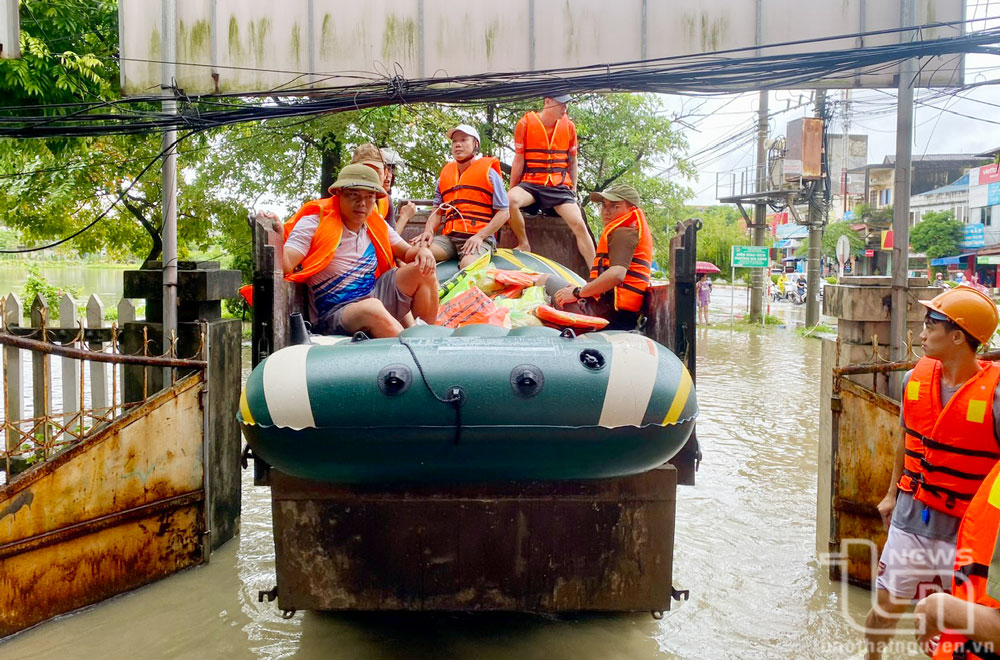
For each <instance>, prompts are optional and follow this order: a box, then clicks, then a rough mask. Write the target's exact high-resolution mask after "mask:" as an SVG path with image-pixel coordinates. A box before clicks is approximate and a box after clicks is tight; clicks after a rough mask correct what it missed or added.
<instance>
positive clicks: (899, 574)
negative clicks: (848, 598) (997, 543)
mask: <svg viewBox="0 0 1000 660" xmlns="http://www.w3.org/2000/svg"><path fill="white" fill-rule="evenodd" d="M919 302H920V303H921V304H922V305H924V306H926V307H927V313H926V316H925V317H924V329H923V331H922V332H921V333H920V343H921V346H922V347H923V349H924V357H922V358H920V360H919V361H918V362H917V364H916V366H915V367H914V368H913V370H912V371H909V372H907V373H906V375H905V376H904V377H903V387H902V397H901V398H902V401H901V406H900V407H901V418H902V426H903V430H904V433H903V434H902V435H901V438H900V441H899V444H898V445H897V446H896V457H895V459H896V460H895V464H894V466H893V474H892V481H891V482H890V483H891V486H890V487H889V491H888V492H887V493H886V495H885V497H884V498H883V499H882V501H881V502H879V504H878V512H879V514H880V515H881V517H882V523H883V524H884V525H886V526H887V527H888V528H889V535H888V537H887V538H886V542H885V546H884V547H883V549H882V554H881V556H880V557H879V563H878V577H877V578H876V581H875V587H876V589H875V604H874V606H873V607H872V609H871V611H870V612H869V613H868V616H867V618H866V620H865V646H866V648H865V657H866V658H867V660H878V659H880V658H881V657H882V653H883V651H884V649H885V647H886V645H887V644H888V643H889V641H890V640H891V639H892V637H893V635H894V634H895V629H896V624H897V622H898V621H899V617H900V615H902V614H903V612H904V611H905V610H906V609H907V608H908V607H909V606H910V604H911V603H912V602H913V601H914V600H917V599H921V598H924V597H925V596H927V595H928V594H929V593H932V592H934V591H940V590H941V587H942V585H948V584H950V583H951V578H952V567H953V565H954V562H955V540H956V537H957V534H958V527H959V522H960V521H961V519H962V515H963V514H964V513H965V511H966V509H967V508H968V506H969V502H970V500H972V498H973V495H975V494H976V491H977V489H978V488H979V486H980V484H981V483H982V482H983V479H984V478H985V477H986V475H987V474H989V473H990V471H991V470H992V469H993V467H994V465H995V464H996V463H997V459H998V458H1000V445H998V441H997V438H998V431H997V429H998V426H1000V424H998V421H1000V404H998V403H997V383H998V382H1000V365H998V364H996V363H994V362H989V361H986V360H982V361H981V360H979V359H977V356H976V351H977V350H978V348H979V346H980V345H981V344H986V343H988V342H989V341H990V338H991V337H992V336H993V333H994V331H995V330H996V327H997V317H998V313H997V307H996V305H995V304H994V303H993V301H992V300H990V298H989V297H988V296H986V295H984V294H982V293H980V292H979V291H977V290H976V289H973V288H971V287H959V288H957V289H949V290H947V291H944V292H943V293H941V294H939V295H937V296H936V297H934V298H933V299H932V300H929V301H923V300H921V301H919ZM935 657H937V656H935ZM971 657H972V656H970V658H971Z"/></svg>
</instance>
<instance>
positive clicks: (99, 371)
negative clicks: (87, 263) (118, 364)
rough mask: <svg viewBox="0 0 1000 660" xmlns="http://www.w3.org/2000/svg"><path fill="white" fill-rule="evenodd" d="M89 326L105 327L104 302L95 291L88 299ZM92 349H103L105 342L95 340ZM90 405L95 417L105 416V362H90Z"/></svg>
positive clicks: (106, 394)
mask: <svg viewBox="0 0 1000 660" xmlns="http://www.w3.org/2000/svg"><path fill="white" fill-rule="evenodd" d="M87 327H88V328H103V327H104V303H102V302H101V299H100V298H98V297H97V294H93V293H92V294H90V299H89V300H88V301H87ZM90 350H92V351H103V350H104V343H103V342H99V341H98V342H93V343H91V344H90ZM90 407H91V409H92V410H93V416H94V417H95V418H96V417H97V416H98V415H102V416H103V415H104V414H105V412H106V411H105V408H107V407H108V381H107V369H106V365H105V364H104V363H103V362H91V363H90Z"/></svg>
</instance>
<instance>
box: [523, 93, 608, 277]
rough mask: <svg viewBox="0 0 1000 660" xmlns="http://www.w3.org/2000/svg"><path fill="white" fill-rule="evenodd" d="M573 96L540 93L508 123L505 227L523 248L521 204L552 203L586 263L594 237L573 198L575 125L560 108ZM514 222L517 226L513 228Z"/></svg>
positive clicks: (591, 257)
mask: <svg viewBox="0 0 1000 660" xmlns="http://www.w3.org/2000/svg"><path fill="white" fill-rule="evenodd" d="M572 100H573V98H572V97H571V96H569V95H568V94H563V95H553V96H546V97H545V98H544V100H543V105H542V109H541V111H540V112H529V113H527V114H525V115H524V116H523V117H521V119H519V120H518V122H517V126H516V127H515V128H514V161H513V162H512V163H511V167H510V218H511V228H512V229H513V230H514V232H515V233H517V234H518V240H519V241H520V242H521V244H520V245H518V249H521V250H528V249H530V246H529V245H528V242H527V238H523V239H522V234H523V233H524V229H523V228H524V215H523V214H522V212H521V209H522V208H525V207H530V206H532V205H536V204H537V207H538V210H539V211H540V212H544V211H546V210H548V209H552V210H553V211H555V212H556V214H557V215H558V216H559V217H561V218H562V219H563V221H565V223H566V224H567V225H568V226H569V228H570V229H571V230H572V232H573V236H574V237H575V238H576V246H577V249H578V250H580V254H581V255H583V259H584V261H585V262H586V263H590V262H592V261H593V260H594V239H593V237H592V236H591V235H590V231H589V230H588V228H587V223H586V221H584V219H583V211H582V209H581V208H580V205H579V203H577V199H576V184H577V159H576V149H577V144H576V126H575V125H574V124H573V122H572V120H570V118H569V116H568V115H567V114H566V110H567V108H568V105H569V103H570V102H571V101H572ZM518 228H520V230H519V229H518Z"/></svg>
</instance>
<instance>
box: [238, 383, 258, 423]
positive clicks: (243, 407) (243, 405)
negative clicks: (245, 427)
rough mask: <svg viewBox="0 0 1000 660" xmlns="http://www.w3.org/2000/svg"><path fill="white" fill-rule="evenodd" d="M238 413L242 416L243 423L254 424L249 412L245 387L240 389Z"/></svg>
mask: <svg viewBox="0 0 1000 660" xmlns="http://www.w3.org/2000/svg"><path fill="white" fill-rule="evenodd" d="M240 415H241V416H242V417H243V423H244V424H250V425H251V426H253V425H254V424H256V422H254V421H253V414H251V413H250V404H249V403H247V388H245V387H244V388H243V389H242V390H241V391H240Z"/></svg>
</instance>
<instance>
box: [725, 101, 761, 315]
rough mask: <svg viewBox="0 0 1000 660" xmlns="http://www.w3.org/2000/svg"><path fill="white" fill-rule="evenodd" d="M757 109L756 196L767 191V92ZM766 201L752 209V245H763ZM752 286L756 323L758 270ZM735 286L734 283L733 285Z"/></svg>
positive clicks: (757, 313) (756, 269)
mask: <svg viewBox="0 0 1000 660" xmlns="http://www.w3.org/2000/svg"><path fill="white" fill-rule="evenodd" d="M757 105H758V108H757V190H756V192H757V193H758V194H760V193H763V192H764V191H766V190H767V189H768V180H767V150H766V149H765V148H764V142H765V141H766V140H767V91H766V90H765V91H762V92H761V93H760V100H759V101H758V104H757ZM766 214H767V200H765V199H764V198H759V199H758V201H757V202H756V203H755V204H754V207H753V225H751V226H752V230H751V236H750V240H751V242H752V243H753V244H754V245H763V244H764V227H765V216H766ZM752 277H753V279H752V280H751V282H752V286H751V287H750V321H751V322H757V321H761V320H762V319H763V318H764V312H763V303H764V273H762V272H761V269H760V268H754V269H753V276H752ZM733 284H735V282H734V283H733Z"/></svg>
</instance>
